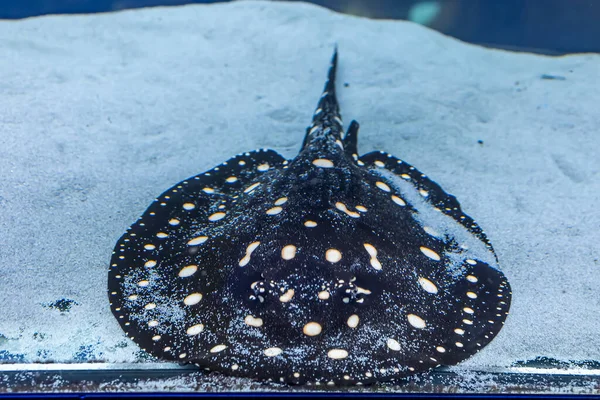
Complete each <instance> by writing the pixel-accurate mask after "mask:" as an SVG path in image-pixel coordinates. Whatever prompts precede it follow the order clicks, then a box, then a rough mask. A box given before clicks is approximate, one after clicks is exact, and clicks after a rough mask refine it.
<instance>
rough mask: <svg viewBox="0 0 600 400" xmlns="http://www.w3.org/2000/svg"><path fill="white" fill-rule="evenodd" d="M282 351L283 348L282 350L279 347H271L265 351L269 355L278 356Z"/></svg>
mask: <svg viewBox="0 0 600 400" xmlns="http://www.w3.org/2000/svg"><path fill="white" fill-rule="evenodd" d="M281 353H283V350H281V349H280V348H279V347H269V348H268V349H265V351H264V354H265V356H267V357H277V356H278V355H280V354H281Z"/></svg>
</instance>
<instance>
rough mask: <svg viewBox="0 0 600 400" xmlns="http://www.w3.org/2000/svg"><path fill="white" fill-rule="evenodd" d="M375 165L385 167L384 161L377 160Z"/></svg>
mask: <svg viewBox="0 0 600 400" xmlns="http://www.w3.org/2000/svg"><path fill="white" fill-rule="evenodd" d="M375 165H377V166H378V167H385V164H384V163H383V161H379V160H377V161H375Z"/></svg>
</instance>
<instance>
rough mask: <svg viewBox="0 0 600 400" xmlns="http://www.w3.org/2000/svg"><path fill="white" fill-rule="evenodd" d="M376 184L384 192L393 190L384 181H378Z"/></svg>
mask: <svg viewBox="0 0 600 400" xmlns="http://www.w3.org/2000/svg"><path fill="white" fill-rule="evenodd" d="M375 186H377V187H378V188H379V189H381V190H383V191H384V192H389V191H390V190H391V189H390V187H389V186H388V185H386V184H385V183H383V182H376V183H375Z"/></svg>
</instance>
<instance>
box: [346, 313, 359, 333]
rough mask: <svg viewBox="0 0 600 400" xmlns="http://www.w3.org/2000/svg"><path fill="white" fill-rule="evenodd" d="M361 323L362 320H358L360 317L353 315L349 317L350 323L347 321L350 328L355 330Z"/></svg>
mask: <svg viewBox="0 0 600 400" xmlns="http://www.w3.org/2000/svg"><path fill="white" fill-rule="evenodd" d="M359 322H360V318H358V315H356V314H352V315H351V316H349V317H348V321H346V324H348V326H349V327H350V328H352V329H354V328H356V327H357V326H358V323H359Z"/></svg>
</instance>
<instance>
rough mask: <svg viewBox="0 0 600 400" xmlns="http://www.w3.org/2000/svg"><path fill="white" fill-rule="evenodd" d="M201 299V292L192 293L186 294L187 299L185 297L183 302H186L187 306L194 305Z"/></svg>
mask: <svg viewBox="0 0 600 400" xmlns="http://www.w3.org/2000/svg"><path fill="white" fill-rule="evenodd" d="M200 300H202V294H201V293H192V294H190V295H188V296H186V297H185V299H183V304H185V305H186V306H193V305H195V304H198V303H199V302H200Z"/></svg>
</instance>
